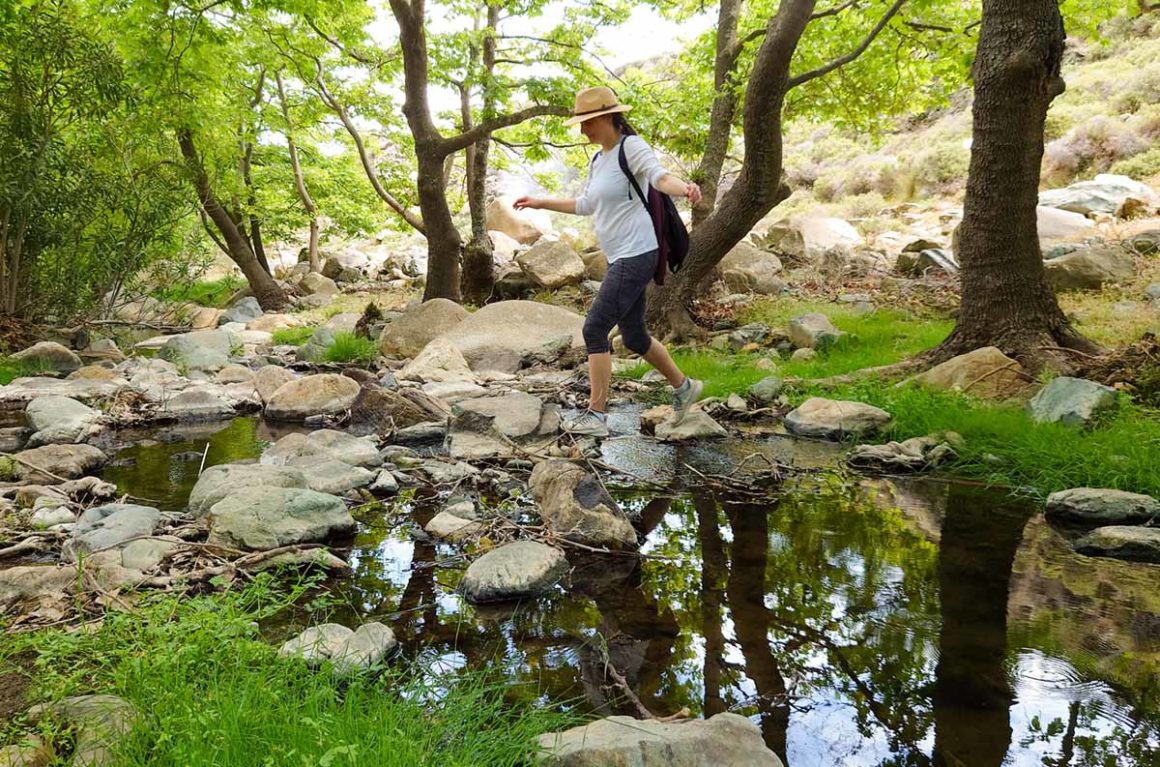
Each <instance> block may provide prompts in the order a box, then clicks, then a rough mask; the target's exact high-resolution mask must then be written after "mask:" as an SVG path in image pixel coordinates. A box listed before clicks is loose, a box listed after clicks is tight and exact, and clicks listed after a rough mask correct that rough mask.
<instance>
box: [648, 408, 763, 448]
mask: <svg viewBox="0 0 1160 767" xmlns="http://www.w3.org/2000/svg"><path fill="white" fill-rule="evenodd" d="M743 404H744V403H743ZM728 435H729V432H728V431H726V430H725V427H723V426H722V425H721V424H719V423H717V422H716V421H714V420H713V418H712V417H711V416H710V415H709V414H708V413H706V412H705V411H703V410H699V409H694V410H690V411H689V412H688V413H687V414H686V415H685V418H684V420H682V421H681V422H680V423H679V424H674V423H673V419H672V418H668V419H666V420H664V421H662V422H661V423H659V424H657V427H656V436H657V438H658V439H660V440H663V441H664V442H684V441H685V440H690V439H712V438H715V437H726V436H728Z"/></svg>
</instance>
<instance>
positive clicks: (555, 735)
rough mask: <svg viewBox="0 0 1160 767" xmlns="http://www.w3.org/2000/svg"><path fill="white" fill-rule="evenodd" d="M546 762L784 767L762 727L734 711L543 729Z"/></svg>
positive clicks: (561, 765) (602, 766)
mask: <svg viewBox="0 0 1160 767" xmlns="http://www.w3.org/2000/svg"><path fill="white" fill-rule="evenodd" d="M539 746H540V750H541V755H542V757H543V763H544V765H545V767H608V765H624V766H625V767H678V766H679V767H782V763H781V760H780V759H778V758H777V755H776V754H774V753H773V752H772V751H770V750H769V749H768V748H766V746H765V741H764V740H763V739H762V737H761V730H760V729H758V727H757V725H755V724H754V723H753V722H751V721H749V720H748V719H747V718H745V717H743V716H741V715H739V714H732V713H721V714H717V715H715V716H713V717H710V718H709V719H693V720H689V721H685V722H660V721H657V720H640V719H634V718H632V717H630V716H610V717H607V718H604V719H598V720H596V721H595V722H590V723H588V724H585V725H581V726H579V727H573V728H572V729H570V730H565V731H563V732H552V733H548V734H546V735H541V736H540V738H539Z"/></svg>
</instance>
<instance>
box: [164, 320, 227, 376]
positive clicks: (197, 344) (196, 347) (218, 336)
mask: <svg viewBox="0 0 1160 767" xmlns="http://www.w3.org/2000/svg"><path fill="white" fill-rule="evenodd" d="M237 341H238V339H237V337H236V336H235V335H234V334H233V333H230V332H229V331H227V330H221V329H219V330H195V331H194V332H192V333H182V334H180V335H176V336H170V337H169V338H168V339H167V340H166V341H165V344H164V345H163V346H162V347H161V349H159V350H158V352H157V356H158V358H160V359H163V360H166V361H168V362H172V363H173V364H175V365H177V366H178V367H180V368H184V369H185V370H187V371H201V372H208V373H215V372H217V371H218V370H221V369H222V368H224V367H225V366H226V365H228V364H229V360H230V353H231V351H232V350H233V348H234V346H235V345H236V342H237Z"/></svg>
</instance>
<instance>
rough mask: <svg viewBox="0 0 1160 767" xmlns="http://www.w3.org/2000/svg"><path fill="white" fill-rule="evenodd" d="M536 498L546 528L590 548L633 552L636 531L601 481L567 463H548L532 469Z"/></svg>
mask: <svg viewBox="0 0 1160 767" xmlns="http://www.w3.org/2000/svg"><path fill="white" fill-rule="evenodd" d="M529 484H530V486H531V490H532V497H533V498H534V499H535V501H536V505H537V507H538V508H539V512H540V518H541V519H542V520H543V522H544V526H545V527H546V528H547V529H548V530H550V531H552V532H553V533H556V534H557V535H562V536H564V537H565V538H567V539H568V540H573V541H578V542H580V543H584V544H587V545H590V546H602V547H608V548H615V549H630V548H635V547H636V545H637V540H636V530H634V529H633V527H632V524H631V523H630V522H629V521H628V517H627V516H626V515H625V514H624V512H623V511H621V509H620V506H618V505H617V503H616V501H614V500H613V499H612V497H611V496H610V495H608V492H607V491H606V490H605V489H604V486H603V485H602V484H600V480H599V479H597V478H596V477H595V476H593V475H591V474H589V473H587V472H586V471H584V470H583V469H581V468H580V467H579V466H577V465H575V464H573V463H569V462H567V461H544V462H542V463H540V464H537V465H536V468H535V469H533V470H532V476H531V479H530V480H529Z"/></svg>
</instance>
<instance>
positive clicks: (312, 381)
mask: <svg viewBox="0 0 1160 767" xmlns="http://www.w3.org/2000/svg"><path fill="white" fill-rule="evenodd" d="M358 393H359V385H358V384H357V383H355V382H354V381H353V380H351V379H350V378H347V377H346V376H341V375H336V374H334V373H322V374H319V375H311V376H304V377H302V378H296V379H294V380H292V381H287V382H286V383H284V384H282V386H280V387H278V389H277V391H275V392H274V393H273V394H272V395H271V396H270V398H269V399H268V400H267V401H266V417H267V418H270V419H272V420H275V421H303V420H305V419H306V418H308V417H310V416H312V415H338V414H340V413H343V412H345V411H347V410H348V409H350V407H351V405H352V404H354V400H355V397H357V396H358Z"/></svg>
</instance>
